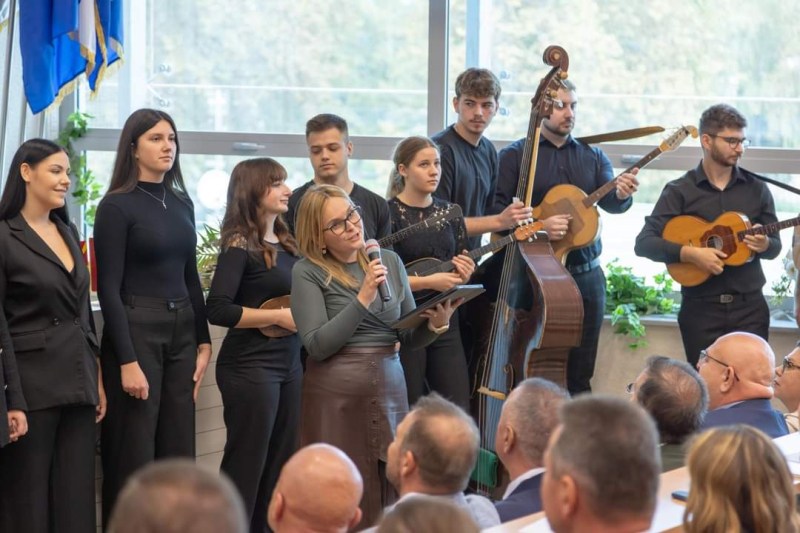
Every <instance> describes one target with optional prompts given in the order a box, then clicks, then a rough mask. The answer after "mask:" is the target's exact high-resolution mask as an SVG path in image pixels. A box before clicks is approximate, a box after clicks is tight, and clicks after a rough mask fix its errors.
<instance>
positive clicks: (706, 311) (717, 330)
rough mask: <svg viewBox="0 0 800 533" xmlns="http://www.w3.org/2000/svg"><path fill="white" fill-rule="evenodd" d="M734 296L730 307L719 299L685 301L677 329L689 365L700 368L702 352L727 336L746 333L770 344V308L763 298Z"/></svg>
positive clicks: (690, 299)
mask: <svg viewBox="0 0 800 533" xmlns="http://www.w3.org/2000/svg"><path fill="white" fill-rule="evenodd" d="M732 296H733V301H732V302H730V303H722V302H720V297H719V296H717V297H714V298H711V297H708V298H698V299H695V298H684V299H683V302H682V303H681V310H680V311H679V312H678V326H679V327H680V329H681V337H682V338H683V349H684V351H685V352H686V360H687V361H688V362H689V364H690V365H692V366H697V361H698V360H699V358H700V350H704V349H706V348H708V347H709V346H711V345H712V344H714V341H716V340H717V339H718V338H719V337H721V336H722V335H725V334H726V333H732V332H734V331H745V332H748V333H754V334H756V335H758V336H759V337H761V338H763V339H764V340H769V306H768V305H767V300H766V299H765V298H764V295H763V294H762V293H761V292H754V293H749V294H734V295H732ZM712 300H713V301H712Z"/></svg>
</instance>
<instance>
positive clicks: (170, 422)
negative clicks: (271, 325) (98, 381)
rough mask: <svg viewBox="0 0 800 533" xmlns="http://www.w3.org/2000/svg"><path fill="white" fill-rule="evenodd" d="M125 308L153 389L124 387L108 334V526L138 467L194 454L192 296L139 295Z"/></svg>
mask: <svg viewBox="0 0 800 533" xmlns="http://www.w3.org/2000/svg"><path fill="white" fill-rule="evenodd" d="M125 309H126V311H127V313H128V324H129V325H130V330H131V340H132V342H133V348H134V351H135V353H136V357H137V359H138V362H139V366H140V367H141V368H142V371H143V372H144V375H145V376H146V377H147V382H148V384H149V385H150V394H149V397H148V398H147V400H138V399H136V398H133V397H132V396H130V395H128V394H127V393H126V392H125V391H124V390H122V377H121V375H120V369H119V362H118V361H117V358H116V354H115V353H114V349H113V347H112V345H111V342H110V337H109V336H107V335H104V336H103V342H102V347H101V354H100V358H101V361H102V365H103V384H104V385H105V389H106V396H107V398H108V414H107V415H106V418H105V420H104V421H103V428H102V432H101V438H100V439H101V440H100V443H101V451H102V456H103V526H105V525H107V524H108V520H109V518H110V516H111V510H112V509H113V507H114V503H115V502H116V499H117V495H118V494H119V492H120V490H122V487H123V486H124V485H125V482H126V481H127V480H128V477H130V475H131V474H132V473H133V472H135V471H136V470H138V469H139V468H140V467H142V466H144V465H145V464H147V463H149V462H150V461H153V460H154V459H160V458H165V457H190V458H192V459H194V455H195V430H194V427H195V426H194V401H193V399H192V392H193V389H194V382H193V381H192V376H193V375H194V370H195V366H196V362H197V341H196V334H195V323H194V311H193V310H192V307H191V303H190V301H189V298H188V297H187V298H183V299H180V300H166V299H161V298H141V297H135V298H134V299H133V302H132V303H129V304H128V305H126V306H125Z"/></svg>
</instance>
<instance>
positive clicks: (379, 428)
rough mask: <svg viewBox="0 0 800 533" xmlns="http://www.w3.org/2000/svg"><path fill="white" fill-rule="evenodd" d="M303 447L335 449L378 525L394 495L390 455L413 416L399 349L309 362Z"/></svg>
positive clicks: (361, 350)
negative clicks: (350, 465)
mask: <svg viewBox="0 0 800 533" xmlns="http://www.w3.org/2000/svg"><path fill="white" fill-rule="evenodd" d="M302 411H303V416H302V418H301V421H300V444H301V446H306V445H308V444H313V443H315V442H325V443H328V444H332V445H333V446H336V447H337V448H339V449H341V450H342V451H344V452H345V453H346V454H347V455H348V456H349V457H350V459H352V460H353V462H354V463H355V464H356V466H357V467H358V470H359V472H361V477H362V478H363V479H364V496H363V498H362V499H361V511H362V513H363V515H364V516H363V518H362V519H361V523H360V524H359V529H361V528H363V527H369V526H371V525H373V524H374V523H375V522H376V521H377V519H378V518H379V517H380V514H381V512H382V510H383V508H384V506H386V505H389V504H390V503H392V500H393V499H394V497H395V494H394V491H393V489H392V488H391V486H390V485H389V484H388V482H387V481H386V476H385V472H386V468H385V466H386V449H387V448H388V447H389V444H390V443H391V442H392V440H393V439H394V435H395V433H396V430H397V425H398V424H399V423H400V422H401V421H402V420H403V417H404V416H405V415H406V414H407V413H408V395H407V392H406V382H405V377H404V375H403V367H402V366H401V365H400V357H399V356H398V354H397V346H396V345H394V346H349V347H347V346H346V347H344V348H342V349H341V350H339V351H338V352H336V353H335V354H334V355H332V356H331V357H329V358H327V359H325V360H324V361H313V360H311V359H309V360H308V361H307V363H306V373H305V377H304V379H303V408H302Z"/></svg>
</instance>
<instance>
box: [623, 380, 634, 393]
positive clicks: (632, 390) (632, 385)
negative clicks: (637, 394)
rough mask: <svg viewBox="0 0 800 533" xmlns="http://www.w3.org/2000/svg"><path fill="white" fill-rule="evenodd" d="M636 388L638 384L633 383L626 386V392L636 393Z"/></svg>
mask: <svg viewBox="0 0 800 533" xmlns="http://www.w3.org/2000/svg"><path fill="white" fill-rule="evenodd" d="M635 386H636V382H634V381H631V382H630V383H628V384H627V385H626V386H625V390H626V391H628V394H633V393H634V387H635Z"/></svg>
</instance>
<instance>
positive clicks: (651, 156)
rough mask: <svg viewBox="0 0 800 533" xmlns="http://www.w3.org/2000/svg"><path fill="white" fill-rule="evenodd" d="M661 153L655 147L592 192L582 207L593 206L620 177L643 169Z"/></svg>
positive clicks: (584, 200) (660, 150) (608, 191)
mask: <svg viewBox="0 0 800 533" xmlns="http://www.w3.org/2000/svg"><path fill="white" fill-rule="evenodd" d="M662 153H663V150H662V149H661V146H657V147H656V148H655V149H654V150H653V151H651V152H650V153H649V154H647V155H646V156H644V157H643V158H641V159H640V160H638V161H637V162H636V163H634V164H633V165H631V166H629V167H628V168H626V169H625V170H623V171H622V172H621V173H620V174H618V175H617V177H615V178H614V179H613V180H611V181H609V182H608V183H606V184H605V185H603V186H602V187H600V188H599V189H597V190H596V191H594V192H593V193H592V194H590V195H589V196H587V197H586V198H584V199H583V205H584V206H585V207H587V208H588V207H592V206H593V205H594V204H596V203H597V202H599V201H600V200H602V199H603V198H604V197H605V196H606V195H607V194H608V193H610V192H611V191H613V190H614V189H615V188H616V187H617V181H618V180H619V178H620V176H622V174H627V173H628V172H631V171H632V170H633V169H634V168H638V169H639V170H641V169H643V168H644V167H646V166H647V165H649V164H650V163H652V162H653V161H655V159H656V158H657V157H658V156H660V155H661V154H662Z"/></svg>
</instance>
